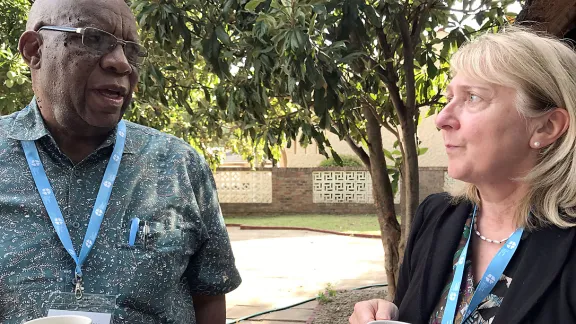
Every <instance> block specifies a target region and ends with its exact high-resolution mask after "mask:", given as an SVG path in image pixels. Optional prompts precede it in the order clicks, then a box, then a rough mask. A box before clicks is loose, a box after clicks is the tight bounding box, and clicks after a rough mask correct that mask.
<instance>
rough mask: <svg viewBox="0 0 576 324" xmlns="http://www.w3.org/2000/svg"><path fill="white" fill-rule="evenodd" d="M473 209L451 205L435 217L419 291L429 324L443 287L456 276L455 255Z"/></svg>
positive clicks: (423, 310)
mask: <svg viewBox="0 0 576 324" xmlns="http://www.w3.org/2000/svg"><path fill="white" fill-rule="evenodd" d="M472 208H473V206H472V205H471V204H458V205H449V206H448V208H445V209H444V210H443V211H442V212H441V214H440V217H438V218H437V219H436V220H435V221H436V224H434V226H433V227H434V233H433V235H432V236H431V241H429V242H426V243H424V244H427V245H428V247H427V249H428V251H429V253H428V258H427V259H426V265H425V267H424V269H423V271H422V273H420V275H421V276H422V278H421V280H422V285H420V292H419V295H420V298H421V301H420V305H421V309H422V314H421V315H424V314H426V317H423V318H421V321H422V323H428V321H429V320H430V318H429V315H430V314H432V312H433V311H434V308H436V305H437V303H438V301H439V300H440V297H441V295H442V291H443V289H444V288H445V287H446V284H447V282H448V281H449V280H450V279H451V277H452V269H453V266H454V254H455V253H456V251H457V248H458V244H459V242H460V240H461V238H462V231H463V230H464V224H465V223H466V220H467V219H468V216H469V215H470V213H471V212H472ZM437 212H438V211H437Z"/></svg>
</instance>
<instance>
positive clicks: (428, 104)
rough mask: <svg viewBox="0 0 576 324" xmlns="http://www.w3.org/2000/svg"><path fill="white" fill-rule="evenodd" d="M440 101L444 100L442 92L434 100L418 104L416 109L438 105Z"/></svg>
mask: <svg viewBox="0 0 576 324" xmlns="http://www.w3.org/2000/svg"><path fill="white" fill-rule="evenodd" d="M440 99H442V92H438V93H436V94H435V95H434V96H433V97H432V98H430V99H428V100H426V101H424V102H421V103H419V104H417V105H416V109H418V108H422V107H426V106H431V105H434V104H438V103H439V102H438V101H440Z"/></svg>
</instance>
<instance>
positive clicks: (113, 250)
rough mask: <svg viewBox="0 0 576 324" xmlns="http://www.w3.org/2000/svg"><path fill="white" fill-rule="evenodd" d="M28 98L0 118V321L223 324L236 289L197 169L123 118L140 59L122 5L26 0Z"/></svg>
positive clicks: (216, 216)
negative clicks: (59, 317) (67, 317)
mask: <svg viewBox="0 0 576 324" xmlns="http://www.w3.org/2000/svg"><path fill="white" fill-rule="evenodd" d="M19 50H20V53H21V55H22V57H23V59H24V60H25V61H26V63H27V64H28V66H29V67H30V69H31V73H32V85H33V89H34V94H35V97H34V99H32V101H31V103H30V105H29V106H28V107H26V108H25V109H23V110H22V111H20V112H18V113H15V114H13V115H10V116H5V117H2V118H1V119H0V173H1V175H2V176H1V177H0V186H1V187H0V188H1V189H2V190H0V322H1V323H22V322H23V321H26V320H30V319H33V318H38V317H43V316H46V315H55V314H84V315H87V316H89V317H91V318H93V320H94V323H209V324H214V323H224V322H225V310H226V308H225V297H224V295H225V294H226V293H228V292H230V291H232V290H233V289H235V288H236V287H237V286H238V285H239V284H240V281H241V280H240V276H239V274H238V271H237V270H236V268H235V265H234V257H233V254H232V251H231V248H230V241H229V238H228V234H227V232H226V228H225V225H224V221H223V218H222V215H221V211H220V208H219V204H218V201H217V195H216V188H215V184H214V180H213V178H212V175H211V172H210V170H209V168H208V167H207V165H206V162H205V161H204V160H203V159H202V158H201V157H200V156H199V155H198V154H197V153H196V152H195V151H194V150H193V149H192V148H191V147H190V146H189V145H187V144H186V143H185V142H183V141H181V140H179V139H177V138H175V137H172V136H169V135H166V134H163V133H160V132H158V131H155V130H153V129H150V128H146V127H142V126H139V125H136V124H133V123H130V122H125V121H123V120H122V116H123V114H124V112H125V111H126V109H127V108H128V106H129V105H130V100H131V97H132V92H133V90H134V88H135V86H136V83H137V80H138V66H139V64H140V63H141V62H142V59H143V58H144V57H145V56H146V55H147V54H146V50H145V48H144V47H143V46H141V45H139V44H138V34H137V27H136V22H135V18H134V16H133V15H132V13H131V11H130V9H129V8H128V6H127V5H126V4H125V3H124V1H122V0H37V1H36V3H35V4H34V5H33V7H32V10H31V12H30V15H29V21H28V25H27V31H26V32H25V33H24V34H23V35H22V37H21V39H20V44H19Z"/></svg>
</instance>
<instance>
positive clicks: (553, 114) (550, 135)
mask: <svg viewBox="0 0 576 324" xmlns="http://www.w3.org/2000/svg"><path fill="white" fill-rule="evenodd" d="M568 127H570V114H569V113H568V111H567V110H566V109H564V108H554V109H552V110H550V111H549V112H547V113H546V114H544V115H543V116H540V117H537V118H536V127H535V129H534V132H533V134H532V137H531V138H530V146H531V147H532V148H535V149H539V148H542V147H546V146H548V145H550V144H553V143H554V142H556V140H557V139H558V138H560V136H562V135H564V133H566V131H567V130H568Z"/></svg>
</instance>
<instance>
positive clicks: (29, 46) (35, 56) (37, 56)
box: [18, 31, 43, 70]
mask: <svg viewBox="0 0 576 324" xmlns="http://www.w3.org/2000/svg"><path fill="white" fill-rule="evenodd" d="M42 43H43V41H42V36H41V35H40V34H39V33H38V32H35V31H27V32H25V33H24V34H22V36H21V37H20V41H19V42H18V51H19V52H20V55H22V58H23V59H24V62H26V64H27V65H28V66H29V67H30V69H33V70H37V69H39V68H40V63H41V61H42Z"/></svg>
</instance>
